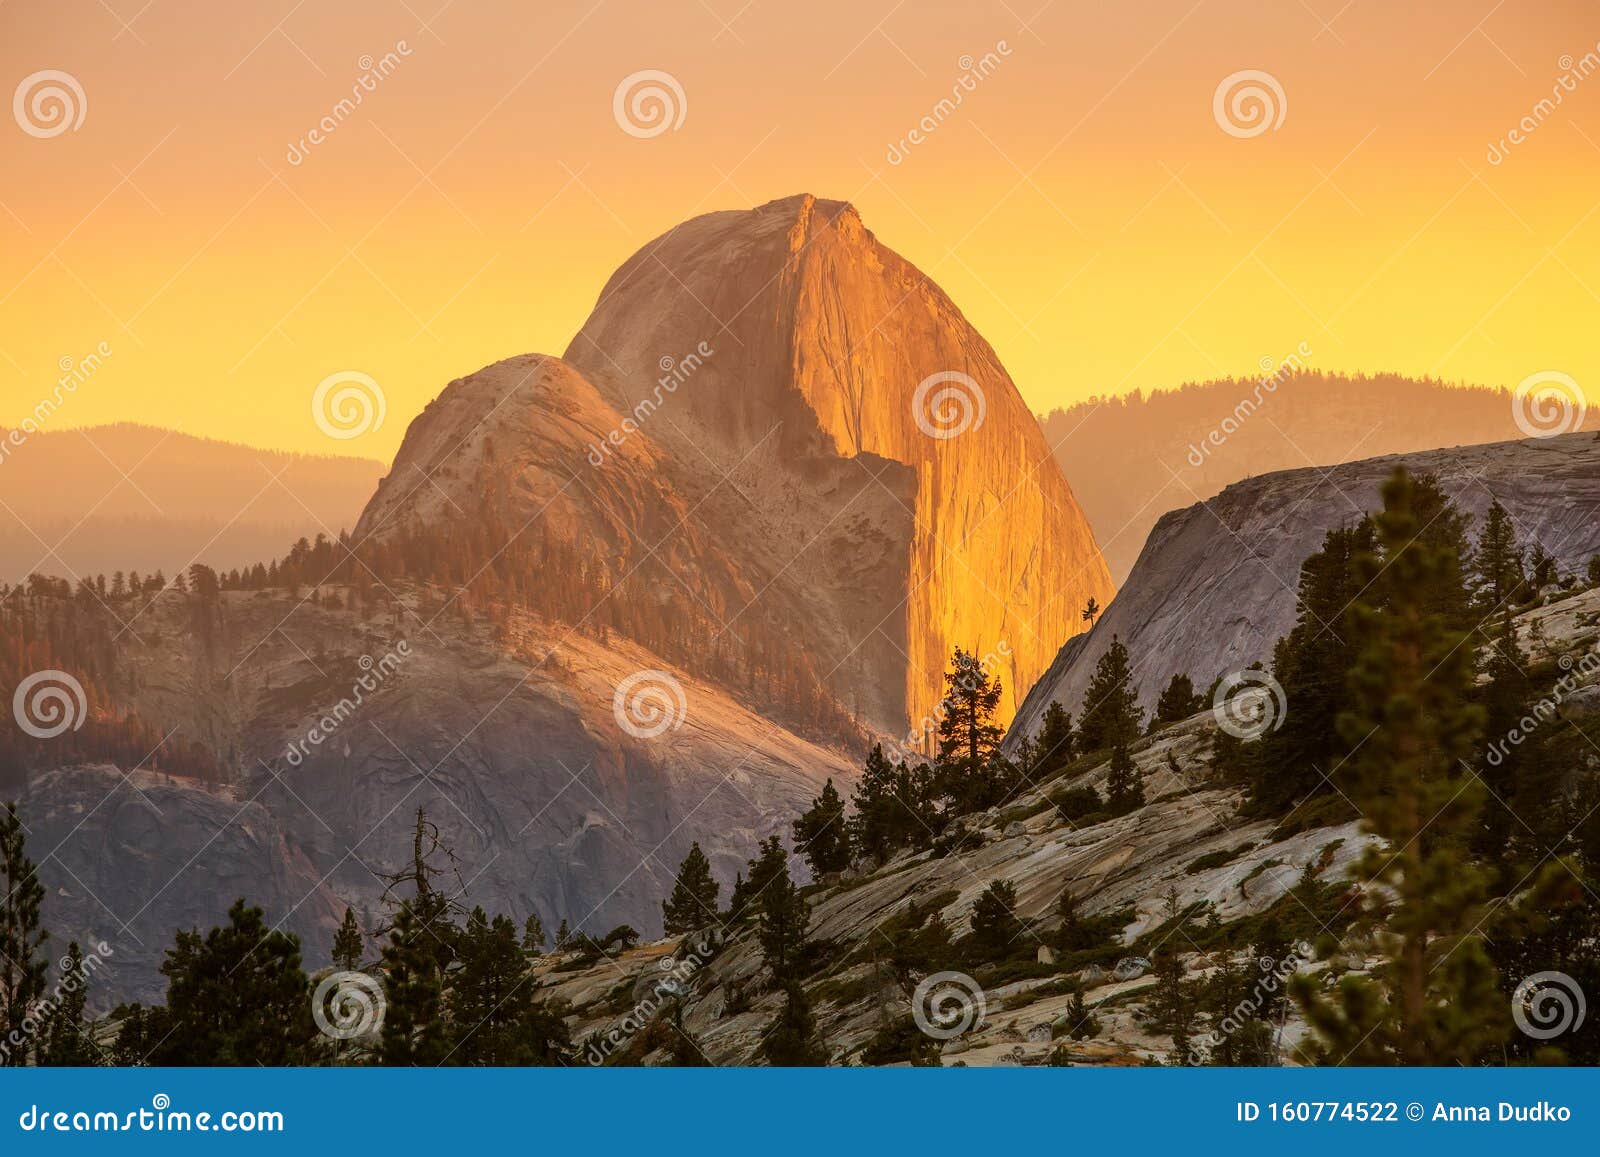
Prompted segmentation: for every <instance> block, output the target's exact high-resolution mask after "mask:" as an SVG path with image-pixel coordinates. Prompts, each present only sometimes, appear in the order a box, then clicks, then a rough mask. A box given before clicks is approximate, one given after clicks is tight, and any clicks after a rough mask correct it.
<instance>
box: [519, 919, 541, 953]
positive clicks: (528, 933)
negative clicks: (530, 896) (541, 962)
mask: <svg viewBox="0 0 1600 1157" xmlns="http://www.w3.org/2000/svg"><path fill="white" fill-rule="evenodd" d="M522 951H524V952H525V953H527V954H528V955H529V956H538V955H539V954H540V953H542V952H543V951H544V925H543V924H541V923H540V922H539V913H537V912H529V913H528V919H527V921H526V922H525V923H524V924H523V925H522Z"/></svg>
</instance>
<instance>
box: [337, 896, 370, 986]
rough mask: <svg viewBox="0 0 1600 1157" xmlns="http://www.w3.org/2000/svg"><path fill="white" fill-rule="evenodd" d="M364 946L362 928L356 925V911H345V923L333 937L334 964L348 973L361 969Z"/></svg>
mask: <svg viewBox="0 0 1600 1157" xmlns="http://www.w3.org/2000/svg"><path fill="white" fill-rule="evenodd" d="M363 948H364V945H363V942H362V939H361V928H360V926H359V925H357V924H356V914H355V912H354V910H352V909H350V908H346V909H345V910H344V923H342V924H340V925H339V931H338V932H336V933H335V934H334V937H333V964H334V967H335V968H341V969H343V970H344V971H346V972H353V971H355V970H356V969H357V968H360V967H361V953H362V951H363Z"/></svg>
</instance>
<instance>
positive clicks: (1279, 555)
mask: <svg viewBox="0 0 1600 1157" xmlns="http://www.w3.org/2000/svg"><path fill="white" fill-rule="evenodd" d="M1399 465H1404V466H1406V467H1407V468H1408V469H1410V470H1412V471H1414V472H1417V473H1424V472H1431V473H1433V474H1435V475H1437V476H1438V478H1439V481H1440V483H1441V484H1442V485H1443V486H1444V488H1445V490H1446V491H1447V492H1448V493H1449V494H1450V495H1451V497H1452V498H1454V500H1455V501H1456V503H1457V504H1458V505H1459V506H1460V507H1461V508H1462V509H1463V510H1466V511H1468V512H1469V513H1471V514H1472V515H1473V516H1474V527H1478V526H1481V524H1482V516H1483V514H1484V512H1485V511H1486V510H1487V509H1488V507H1489V505H1490V503H1491V502H1493V501H1494V500H1495V499H1499V501H1500V502H1501V504H1502V505H1504V506H1505V507H1506V509H1507V510H1508V511H1510V513H1511V517H1512V519H1513V521H1514V522H1515V524H1516V528H1517V533H1518V535H1519V536H1520V538H1521V540H1522V541H1523V543H1524V544H1526V545H1530V546H1531V545H1532V544H1533V543H1535V542H1538V543H1541V544H1543V546H1544V548H1545V549H1546V550H1547V551H1549V552H1550V553H1551V554H1552V555H1553V556H1555V558H1556V559H1557V560H1558V561H1559V563H1560V565H1561V569H1562V571H1563V573H1573V572H1578V573H1582V571H1583V570H1584V568H1585V566H1586V565H1587V563H1588V560H1589V558H1590V557H1592V556H1593V555H1594V554H1596V553H1600V441H1597V440H1596V437H1595V435H1594V434H1592V433H1588V432H1585V433H1580V434H1569V435H1565V436H1563V437H1558V438H1550V439H1529V440H1525V441H1520V442H1497V443H1494V444H1491V445H1485V446H1467V447H1458V448H1455V449H1450V450H1433V451H1429V452H1427V453H1422V454H1405V455H1393V456H1390V457H1384V458H1372V459H1368V460H1366V461H1362V462H1353V463H1348V464H1345V465H1341V466H1334V467H1331V468H1329V469H1326V470H1324V469H1320V468H1310V469H1306V470H1286V471H1283V472H1281V473H1277V474H1266V475H1262V476H1261V477H1259V478H1252V479H1249V480H1248V481H1245V482H1238V483H1235V484H1234V485H1232V486H1229V487H1228V488H1227V489H1226V490H1224V491H1223V492H1222V493H1221V494H1219V495H1218V496H1217V497H1216V498H1214V499H1211V500H1210V501H1208V502H1202V503H1197V504H1195V505H1193V506H1190V507H1188V508H1186V509H1184V510H1180V511H1176V512H1174V513H1171V514H1168V515H1166V516H1165V517H1163V518H1162V519H1161V521H1160V522H1159V523H1157V524H1156V528H1155V530H1154V531H1153V532H1152V533H1151V535H1150V539H1149V541H1148V542H1146V543H1145V547H1144V550H1143V552H1142V553H1141V554H1140V555H1139V561H1138V562H1137V563H1136V564H1135V565H1134V568H1133V573H1132V574H1131V575H1130V576H1129V577H1128V582H1127V584H1126V585H1125V586H1124V587H1123V589H1122V591H1121V593H1120V594H1118V596H1117V598H1116V600H1115V601H1114V602H1113V603H1112V604H1111V606H1110V607H1109V608H1107V610H1106V612H1105V613H1104V614H1103V615H1102V616H1101V617H1100V620H1099V622H1098V623H1096V624H1095V628H1094V630H1093V632H1092V633H1090V634H1088V635H1084V636H1080V637H1078V638H1076V639H1073V640H1071V641H1070V642H1069V643H1068V644H1067V645H1066V646H1065V647H1063V648H1062V650H1061V653H1060V654H1059V655H1058V656H1057V657H1056V660H1055V662H1054V663H1052V664H1051V667H1050V669H1049V671H1048V672H1046V674H1045V675H1044V677H1043V678H1041V679H1040V680H1039V682H1038V683H1037V684H1036V685H1035V686H1034V687H1033V689H1032V690H1031V691H1030V692H1029V693H1028V697H1027V699H1026V701H1025V702H1024V704H1023V706H1022V709H1021V710H1020V711H1019V712H1018V714H1017V717H1016V719H1015V721H1014V723H1013V725H1012V730H1011V736H1010V741H1011V742H1015V740H1016V739H1017V738H1018V737H1020V736H1022V735H1031V734H1033V733H1034V732H1035V731H1037V730H1038V727H1039V724H1040V721H1041V719H1042V717H1043V714H1044V710H1045V708H1046V707H1048V706H1049V705H1050V703H1051V701H1052V700H1059V701H1060V702H1061V703H1062V704H1063V705H1064V706H1066V707H1067V708H1068V709H1069V710H1071V711H1072V712H1073V713H1074V714H1076V713H1077V711H1078V709H1079V706H1080V704H1081V703H1082V701H1083V694H1084V691H1085V689H1086V688H1087V687H1088V684H1089V679H1090V677H1091V676H1092V675H1093V673H1094V667H1095V663H1096V662H1097V661H1098V660H1099V658H1100V655H1101V654H1102V653H1103V652H1104V651H1105V648H1106V647H1107V646H1109V645H1110V643H1111V640H1112V638H1113V637H1119V638H1121V639H1122V641H1123V642H1124V643H1125V644H1127V646H1128V649H1129V651H1130V652H1131V654H1132V658H1133V672H1134V679H1135V682H1136V684H1137V686H1138V689H1139V697H1140V700H1141V702H1142V703H1143V705H1144V707H1145V710H1146V711H1149V710H1150V709H1151V708H1153V707H1154V706H1155V701H1156V697H1157V696H1158V695H1159V694H1160V692H1161V688H1162V687H1163V686H1164V685H1165V684H1166V682H1167V681H1168V680H1169V679H1171V678H1172V676H1173V675H1174V674H1177V673H1180V672H1186V673H1188V674H1189V675H1190V677H1191V678H1192V679H1193V680H1194V682H1195V685H1196V686H1197V687H1200V688H1202V689H1203V688H1205V687H1206V686H1207V685H1209V683H1210V682H1211V680H1212V679H1213V678H1215V677H1216V676H1218V675H1221V674H1225V673H1227V672H1230V671H1235V670H1239V669H1241V668H1244V667H1247V666H1249V665H1250V664H1252V663H1255V662H1258V661H1260V662H1270V660H1271V657H1272V648H1273V646H1274V645H1275V644H1276V643H1277V641H1278V639H1280V638H1281V637H1283V636H1284V635H1285V634H1287V633H1288V632H1289V629H1290V628H1291V627H1292V626H1293V625H1294V614H1295V590H1296V587H1297V584H1298V582H1299V576H1300V564H1301V563H1302V562H1303V561H1304V560H1305V558H1306V557H1307V556H1308V555H1310V554H1311V553H1312V552H1313V551H1315V550H1316V549H1317V548H1318V547H1319V546H1321V544H1322V538H1323V535H1324V534H1325V533H1326V532H1327V531H1328V530H1329V529H1331V528H1333V527H1337V526H1340V525H1343V524H1347V523H1350V522H1353V521H1356V520H1358V519H1359V518H1361V517H1362V515H1363V514H1365V513H1366V512H1367V511H1370V510H1373V509H1375V508H1377V507H1378V506H1379V505H1380V504H1381V500H1380V498H1379V491H1380V488H1381V486H1382V484H1383V480H1384V479H1385V478H1387V477H1388V476H1389V474H1390V473H1392V472H1393V471H1394V469H1395V467H1396V466H1399ZM1472 533H1476V531H1475V529H1474V530H1473V531H1472Z"/></svg>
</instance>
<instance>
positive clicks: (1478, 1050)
mask: <svg viewBox="0 0 1600 1157" xmlns="http://www.w3.org/2000/svg"><path fill="white" fill-rule="evenodd" d="M1422 494H1423V487H1422V485H1421V483H1420V482H1419V481H1418V480H1414V479H1413V478H1412V477H1411V476H1410V475H1409V474H1408V473H1407V472H1406V471H1405V470H1404V469H1401V470H1397V471H1396V472H1395V474H1394V475H1393V476H1392V477H1391V478H1390V479H1389V481H1388V482H1387V483H1386V484H1385V486H1384V490H1383V498H1384V509H1383V512H1382V513H1381V514H1380V515H1379V516H1378V518H1377V526H1378V536H1379V545H1380V547H1381V553H1378V552H1373V553H1369V554H1366V555H1365V556H1363V558H1362V559H1361V566H1360V571H1361V573H1362V575H1363V577H1364V578H1365V579H1366V580H1367V593H1366V594H1364V595H1363V596H1362V599H1361V600H1360V602H1359V604H1358V606H1357V607H1356V612H1357V614H1356V624H1357V628H1358V638H1359V642H1360V647H1361V650H1360V659H1359V661H1358V663H1357V666H1356V668H1355V671H1354V672H1353V674H1352V677H1351V700H1352V703H1351V709H1350V710H1349V711H1348V712H1347V713H1346V714H1345V716H1344V717H1343V718H1342V719H1341V720H1340V727H1341V730H1342V731H1343V733H1344V735H1345V738H1346V740H1347V742H1349V743H1350V745H1351V747H1352V748H1353V749H1356V750H1355V754H1354V755H1353V756H1352V758H1351V763H1352V765H1353V767H1354V773H1355V774H1354V775H1353V776H1352V778H1351V787H1352V791H1353V792H1354V795H1355V801H1356V804H1357V805H1358V806H1359V807H1360V809H1361V811H1362V813H1363V815H1364V816H1365V822H1366V825H1367V827H1368V829H1369V830H1371V831H1372V832H1373V833H1374V834H1376V835H1377V836H1378V837H1380V839H1381V840H1382V841H1383V844H1384V845H1386V846H1383V847H1373V848H1372V849H1370V850H1369V852H1368V854H1367V855H1366V857H1365V858H1364V860H1363V863H1362V871H1363V874H1364V875H1366V876H1367V878H1368V879H1369V881H1370V883H1371V884H1372V885H1374V886H1376V887H1379V888H1382V889H1384V890H1385V891H1387V892H1388V893H1390V894H1391V895H1392V896H1393V907H1392V911H1391V913H1390V914H1389V917H1388V920H1387V922H1386V924H1385V926H1384V930H1383V932H1382V933H1381V941H1382V943H1383V946H1384V948H1385V952H1384V956H1385V962H1384V964H1383V965H1382V966H1380V968H1379V970H1378V972H1377V974H1376V976H1375V977H1373V978H1366V977H1351V976H1347V977H1345V978H1344V979H1343V981H1341V983H1340V986H1339V988H1338V989H1337V990H1336V991H1335V992H1333V993H1329V994H1324V993H1322V992H1321V990H1320V988H1319V987H1318V986H1317V985H1315V984H1314V983H1310V982H1308V981H1306V980H1304V978H1301V979H1300V982H1299V983H1297V984H1296V989H1295V991H1296V996H1297V997H1298V999H1299V1000H1300V1002H1301V1004H1302V1006H1303V1007H1304V1009H1305V1012H1306V1017H1307V1020H1308V1021H1309V1022H1310V1024H1311V1026H1312V1027H1313V1029H1314V1030H1315V1031H1316V1033H1317V1034H1318V1036H1319V1037H1320V1039H1321V1049H1320V1052H1321V1055H1322V1057H1323V1059H1326V1060H1330V1061H1332V1062H1334V1063H1337V1064H1363V1065H1377V1064H1407V1065H1432V1064H1473V1063H1476V1062H1477V1060H1478V1059H1479V1058H1480V1057H1481V1056H1483V1055H1484V1054H1485V1052H1486V1051H1487V1050H1488V1049H1490V1048H1491V1047H1493V1046H1494V1045H1496V1044H1497V1043H1498V1042H1499V1041H1501V1040H1502V1039H1504V1035H1505V1029H1506V1025H1505V1021H1506V1017H1507V1009H1506V1006H1505V1001H1504V998H1503V996H1502V995H1501V994H1500V993H1499V991H1498V990H1497V989H1496V979H1495V970H1494V966H1493V965H1492V963H1491V962H1490V960H1489V957H1488V955H1487V953H1486V951H1485V946H1484V935H1485V932H1486V931H1487V930H1488V928H1489V925H1490V916H1491V914H1492V910H1491V909H1490V908H1489V907H1488V906H1486V904H1485V895H1486V891H1487V887H1486V879H1485V875H1484V873H1483V871H1482V870H1481V869H1480V868H1478V867H1477V866H1476V865H1475V864H1473V863H1472V862H1471V861H1470V860H1469V859H1468V858H1467V856H1466V854H1465V847H1466V845H1467V843H1468V841H1469V839H1470V838H1471V836H1472V834H1473V833H1474V831H1475V830H1476V827H1477V824H1478V817H1479V813H1480V811H1481V796H1482V786H1481V784H1480V782H1479V781H1478V779H1477V778H1476V777H1474V776H1470V775H1469V776H1463V775H1461V774H1460V772H1461V766H1462V762H1463V761H1464V760H1465V759H1466V758H1467V757H1468V756H1469V755H1470V754H1471V752H1472V749H1473V747H1474V745H1475V744H1476V741H1477V739H1478V736H1479V735H1480V733H1481V730H1482V726H1483V712H1482V710H1481V709H1480V708H1478V707H1476V706H1475V705H1473V704H1472V702H1471V694H1472V689H1473V683H1474V671H1473V664H1474V652H1473V648H1472V647H1471V646H1469V645H1466V638H1465V634H1466V631H1465V629H1463V628H1462V627H1461V626H1460V625H1458V623H1457V622H1456V620H1455V619H1454V616H1453V614H1452V609H1451V608H1452V603H1453V602H1454V599H1453V598H1452V597H1451V595H1450V593H1449V591H1448V590H1447V589H1446V588H1448V586H1449V585H1450V583H1451V582H1454V583H1456V584H1457V586H1458V588H1460V589H1461V590H1463V591H1464V584H1463V583H1462V582H1461V573H1460V559H1459V556H1458V555H1456V553H1455V548H1454V546H1453V545H1452V544H1451V543H1450V542H1449V541H1448V540H1447V539H1446V540H1440V539H1438V538H1437V537H1433V538H1430V537H1429V536H1428V535H1425V534H1424V533H1423V527H1424V526H1425V525H1426V524H1425V523H1424V522H1423V521H1421V519H1422V515H1423V513H1424V512H1425V511H1426V510H1427V509H1428V506H1429V503H1427V502H1424V501H1421V500H1420V496H1421V495H1422Z"/></svg>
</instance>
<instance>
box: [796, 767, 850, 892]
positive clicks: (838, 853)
mask: <svg viewBox="0 0 1600 1157" xmlns="http://www.w3.org/2000/svg"><path fill="white" fill-rule="evenodd" d="M794 847H795V851H797V852H799V853H800V854H801V855H802V856H804V857H805V859H806V863H808V864H810V865H811V875H812V876H813V878H817V879H820V878H821V877H822V876H824V875H826V874H827V873H829V872H842V871H844V869H846V868H848V867H849V866H850V833H849V831H848V830H847V828H846V827H845V820H844V800H842V799H840V798H839V793H838V792H837V791H836V790H835V789H834V786H833V780H832V779H829V780H828V782H827V783H825V784H823V785H822V794H821V795H819V796H817V798H816V799H814V800H812V801H811V807H810V808H809V809H807V810H806V812H805V813H804V814H803V815H801V817H800V818H799V819H797V820H795V821H794Z"/></svg>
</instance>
